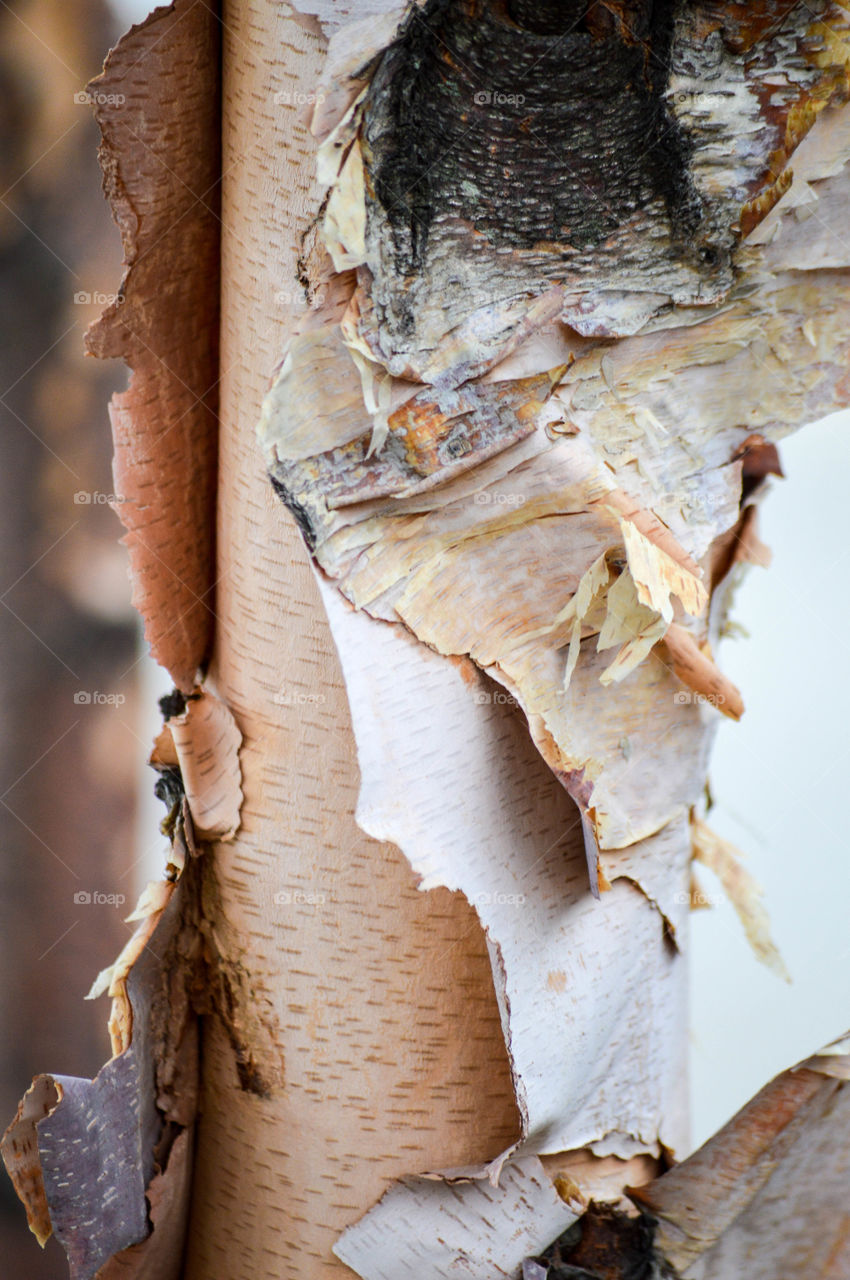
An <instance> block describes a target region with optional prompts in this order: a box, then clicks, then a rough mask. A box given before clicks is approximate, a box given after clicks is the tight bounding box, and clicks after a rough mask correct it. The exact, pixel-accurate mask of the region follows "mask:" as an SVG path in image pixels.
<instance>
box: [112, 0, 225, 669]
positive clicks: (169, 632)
mask: <svg viewBox="0 0 850 1280" xmlns="http://www.w3.org/2000/svg"><path fill="white" fill-rule="evenodd" d="M219 32H220V27H219V22H218V19H217V17H216V15H215V13H214V11H213V7H211V6H208V5H206V4H197V3H194V2H193V0H177V2H176V3H175V4H172V5H169V6H168V7H165V8H160V9H157V10H156V11H155V12H154V13H153V14H152V15H151V16H150V18H148V19H147V21H146V22H145V23H144V24H143V25H142V26H139V27H134V28H133V29H132V30H131V31H130V32H129V33H128V35H126V36H125V37H124V39H123V40H122V41H121V42H120V43H119V44H118V45H117V47H116V48H115V49H113V50H112V52H111V53H110V55H109V57H108V59H107V61H106V66H105V70H104V73H103V75H102V76H99V77H98V79H97V80H95V81H94V82H93V85H92V89H93V93H94V94H95V96H96V101H97V102H98V104H99V105H98V106H97V108H96V115H97V119H98V123H99V124H100V127H101V131H102V134H103V143H102V146H101V152H100V155H101V164H102V166H103V172H104V185H105V189H106V193H107V196H108V197H109V200H110V203H111V205H112V212H113V216H114V217H115V220H116V222H117V223H118V226H119V228H120V230H121V238H122V241H123V245H124V258H125V267H126V271H125V275H124V280H123V283H122V287H121V296H120V299H119V301H118V302H117V303H115V304H114V305H113V306H111V307H110V308H108V310H107V311H106V312H105V313H104V315H103V316H102V318H101V319H100V320H99V321H98V322H97V323H96V324H95V325H93V326H92V328H91V330H90V331H89V334H88V346H89V350H90V351H91V352H92V354H94V355H98V356H117V357H121V358H123V359H124V360H125V361H126V362H127V364H128V365H129V366H130V369H131V370H132V376H131V380H130V385H129V387H128V389H127V390H126V391H124V392H121V393H118V394H116V395H115V396H114V397H113V399H112V403H111V406H110V413H111V418H112V426H113V435H114V440H115V460H114V464H113V468H114V476H115V488H116V493H117V495H118V497H119V499H120V501H119V503H118V504H117V509H118V512H119V514H120V516H121V519H122V522H123V523H124V525H125V527H126V529H127V538H126V542H127V546H128V548H129V553H130V567H131V576H132V579H133V603H134V604H135V605H136V607H137V609H138V610H139V612H140V613H141V615H142V618H143V620H144V624H145V636H146V638H147V640H148V641H149V642H150V645H151V651H152V653H153V656H154V657H155V658H156V660H157V661H158V662H159V663H160V664H161V665H162V666H164V667H166V669H167V670H168V671H170V673H171V675H172V678H173V679H174V681H175V683H176V684H177V685H178V686H179V687H180V688H181V689H182V690H183V691H184V692H187V693H188V692H189V691H190V690H191V689H192V687H193V685H194V683H195V677H196V672H197V668H198V667H199V666H200V665H202V664H203V662H204V661H205V659H206V657H207V655H208V652H209V649H210V646H211V643H212V633H213V612H212V609H213V598H212V587H213V530H214V510H215V508H214V502H215V457H216V431H217V426H216V421H217V419H216V414H217V403H218V394H217V385H218V318H219V217H218V207H219V179H220V172H221V155H220V142H219V138H220V101H219Z"/></svg>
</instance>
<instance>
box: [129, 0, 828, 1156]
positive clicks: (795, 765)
mask: <svg viewBox="0 0 850 1280" xmlns="http://www.w3.org/2000/svg"><path fill="white" fill-rule="evenodd" d="M152 7H153V4H152V3H150V4H149V3H147V0H144V2H143V0H113V8H114V10H115V12H116V13H117V14H118V15H119V16H120V19H121V20H122V21H124V22H126V23H127V25H129V24H130V23H131V22H141V21H142V19H143V18H144V17H145V16H146V15H147V13H148V12H150V10H151V8H152ZM780 452H781V456H782V461H783V466H784V469H785V473H786V475H787V477H788V478H787V480H786V481H775V482H774V484H773V492H772V493H771V494H770V495H769V497H768V498H767V500H766V501H765V503H764V504H763V506H762V518H761V536H762V538H763V540H764V541H765V542H767V544H768V545H769V546H770V547H771V548H772V550H773V553H774V560H773V564H772V566H771V568H770V569H769V570H767V571H765V570H762V569H756V568H754V569H751V570H750V572H749V574H748V576H747V578H746V580H745V582H744V584H743V586H742V587H741V589H740V590H739V592H738V594H737V597H736V600H735V604H734V609H733V617H734V618H735V619H736V620H737V621H739V622H740V623H742V624H743V625H744V626H745V627H746V628H747V630H748V632H749V635H750V638H749V639H736V640H729V641H726V642H724V644H723V646H722V649H721V651H720V654H719V659H720V665H721V667H722V668H723V670H724V671H725V672H727V673H728V675H729V676H730V677H731V678H732V679H733V680H734V681H735V682H736V684H737V685H738V686H739V688H740V689H741V692H742V693H743V696H744V701H745V703H746V706H747V711H746V714H745V715H744V717H743V719H742V721H741V723H740V724H738V725H736V724H733V723H731V722H727V721H725V720H724V721H723V723H722V724H721V726H720V732H719V735H718V740H717V745H716V747H715V751H714V756H713V759H712V767H711V786H712V791H713V795H714V800H715V807H714V809H713V810H712V813H711V814H710V818H709V821H710V823H711V825H712V826H713V827H714V828H715V830H716V831H718V833H719V834H721V835H723V836H725V837H726V838H727V839H730V840H732V841H733V842H734V843H735V844H736V845H737V846H738V848H739V849H740V850H741V851H742V852H743V853H745V854H746V855H747V866H748V868H749V870H751V871H752V872H753V873H754V874H755V876H756V877H757V879H758V880H759V881H760V882H761V884H762V885H763V886H764V888H765V890H766V903H767V907H768V910H769V912H770V916H771V922H772V925H773V935H774V939H775V941H776V942H777V943H778V945H779V948H780V950H781V952H782V955H783V958H784V960H785V963H786V965H787V966H788V969H789V970H790V972H791V975H792V978H793V984H792V985H791V986H790V987H789V986H786V985H785V984H784V983H783V982H782V981H781V980H780V979H778V978H776V977H775V976H774V975H773V974H772V973H771V972H769V971H768V970H767V969H765V968H764V967H763V966H762V965H760V964H759V963H758V962H757V961H756V960H755V959H754V957H753V955H752V953H751V952H750V950H749V947H748V945H747V943H746V940H745V939H744V935H743V930H742V929H741V926H740V925H739V923H738V920H737V917H736V916H735V914H734V912H733V911H732V908H731V907H730V906H729V905H728V903H726V902H721V904H720V905H718V906H715V907H714V908H713V909H712V910H710V911H699V912H696V913H694V914H693V915H692V917H691V920H692V929H691V941H692V968H691V986H692V1006H691V1060H692V1067H691V1069H692V1082H691V1083H692V1100H693V1139H694V1143H695V1144H698V1143H700V1142H702V1141H704V1139H705V1138H707V1137H709V1136H710V1134H711V1133H713V1132H714V1130H715V1129H716V1128H718V1126H719V1125H721V1124H723V1122H724V1121H725V1120H727V1119H728V1118H729V1117H730V1116H731V1115H732V1114H733V1113H734V1112H735V1111H736V1110H737V1109H738V1107H739V1106H741V1105H743V1103H745V1102H746V1101H747V1100H748V1098H750V1097H751V1096H752V1095H753V1094H754V1093H755V1092H756V1091H757V1090H758V1089H759V1088H760V1087H761V1086H762V1085H763V1084H765V1083H766V1082H767V1080H769V1079H770V1078H771V1077H772V1076H773V1075H775V1074H776V1073H777V1072H778V1071H781V1070H783V1069H784V1068H785V1067H787V1066H790V1065H792V1064H793V1063H794V1062H796V1061H797V1060H799V1059H800V1058H803V1057H805V1056H806V1055H808V1054H809V1053H811V1052H813V1051H814V1050H815V1049H817V1048H819V1047H820V1046H821V1045H822V1044H824V1043H826V1042H827V1041H828V1040H832V1039H835V1038H836V1037H837V1036H839V1035H840V1034H841V1033H842V1032H843V1031H844V1030H845V1029H847V1028H848V1027H850V856H848V854H849V853H850V838H848V827H850V820H848V816H847V811H846V799H847V797H848V793H850V694H848V688H847V683H846V677H845V674H844V673H845V670H846V669H845V668H844V666H843V664H844V660H845V656H846V653H847V648H848V645H847V639H846V633H847V626H848V609H850V605H848V585H849V584H850V549H848V548H850V540H849V539H848V533H847V521H846V516H845V512H846V511H847V509H848V501H847V497H846V493H847V484H848V477H850V413H844V414H835V415H833V416H832V417H831V418H828V419H826V420H824V421H823V422H821V423H818V424H817V425H816V426H813V427H808V428H806V429H805V431H803V432H800V433H797V434H796V435H794V436H792V437H790V439H788V440H786V441H785V442H784V443H783V444H782V446H781V449H780ZM148 667H149V670H148V672H147V674H146V677H145V679H146V681H147V682H148V693H149V697H148V703H149V707H150V711H151V715H150V724H146V725H145V726H144V728H143V737H144V741H145V742H148V741H150V740H152V738H153V736H154V734H155V733H156V731H157V729H158V727H159V724H160V717H159V714H158V712H157V710H156V698H157V697H158V696H159V694H160V693H162V692H166V691H167V690H168V688H169V683H168V681H167V679H166V677H165V676H164V675H163V674H162V673H160V672H159V671H158V670H157V669H156V667H155V666H154V664H153V663H149V664H148ZM149 792H150V777H149V771H148V770H147V769H145V778H144V788H143V793H144V794H145V795H147V794H148V793H149ZM162 812H163V811H162V806H161V804H160V803H159V802H158V801H155V800H153V798H152V797H151V798H150V803H149V804H147V805H144V806H143V807H142V813H141V815H140V819H141V820H140V828H141V829H140V841H141V842H142V845H141V847H142V848H147V849H148V850H149V851H150V860H149V861H148V862H147V865H146V866H145V867H144V871H145V873H146V875H145V878H147V877H150V876H158V875H159V874H160V871H161V865H162V847H161V845H162V842H161V841H157V840H156V839H155V838H154V833H155V831H156V827H157V825H158V823H159V819H160V818H161V816H162ZM697 874H698V876H699V879H700V883H701V884H702V886H703V888H704V889H705V890H706V891H707V892H709V893H711V894H715V893H718V894H719V892H720V890H719V886H718V885H717V883H716V882H715V880H714V878H713V876H712V875H711V873H710V872H709V871H706V870H705V869H704V868H699V869H698V873H697Z"/></svg>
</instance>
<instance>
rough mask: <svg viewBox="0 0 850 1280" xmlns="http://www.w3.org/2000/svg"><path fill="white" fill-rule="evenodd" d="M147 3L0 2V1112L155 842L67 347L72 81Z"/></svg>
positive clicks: (71, 1065)
mask: <svg viewBox="0 0 850 1280" xmlns="http://www.w3.org/2000/svg"><path fill="white" fill-rule="evenodd" d="M147 8H148V6H147V5H142V4H138V5H126V4H125V5H122V6H121V8H120V12H119V11H118V10H116V9H111V8H109V7H108V6H107V4H106V3H104V2H103V0H69V2H67V3H59V2H58V0H11V2H7V0H3V2H2V3H0V301H1V302H2V305H0V423H2V428H0V606H2V607H0V716H2V732H0V883H2V890H0V972H2V975H3V980H2V985H0V1046H1V1047H2V1054H1V1055H0V1127H5V1125H6V1123H7V1122H8V1120H9V1119H10V1118H11V1116H12V1115H13V1114H14V1111H15V1108H16V1106H17V1103H18V1100H19V1098H20V1097H21V1095H22V1093H23V1091H24V1090H25V1089H26V1088H27V1087H28V1086H29V1083H30V1080H31V1078H32V1076H33V1075H34V1074H36V1072H39V1071H44V1070H52V1071H56V1072H58V1073H61V1074H64V1075H82V1076H92V1075H94V1074H95V1073H96V1072H97V1071H98V1069H99V1068H100V1066H101V1065H102V1063H103V1062H104V1061H106V1059H107V1058H108V1057H109V1053H110V1050H109V1038H108V1035H107V1031H106V1019H107V1016H108V1001H105V1000H100V1001H96V1002H91V1003H86V1002H85V1001H84V1000H83V997H84V995H85V993H86V991H87V990H88V988H89V986H90V984H91V982H92V979H93V978H94V976H95V975H96V974H97V972H98V971H99V970H100V969H102V968H103V967H104V966H105V965H107V964H109V963H111V961H112V959H114V957H115V955H116V954H117V951H118V950H119V949H120V948H121V946H122V945H123V943H124V941H125V940H126V938H127V936H128V934H129V932H130V929H131V926H129V925H125V924H124V923H123V917H124V916H125V915H127V914H128V912H129V910H131V908H132V905H134V900H135V896H136V894H137V890H138V887H139V881H140V880H141V879H144V878H145V876H144V874H143V867H144V869H145V870H147V871H150V869H151V866H158V865H161V854H162V851H163V850H164V846H165V841H164V839H163V837H162V836H160V834H159V832H158V830H157V822H158V815H157V813H156V808H154V806H153V804H151V806H150V808H148V805H147V804H145V814H144V815H142V814H138V813H137V810H136V795H137V792H139V791H140V783H141V771H142V767H143V766H142V761H143V758H144V753H145V750H146V748H145V745H144V744H145V743H149V742H150V733H149V732H148V731H147V730H146V728H145V724H144V719H145V716H144V714H143V712H142V707H143V706H144V707H145V708H148V707H152V708H153V710H154V711H155V693H149V688H148V687H149V685H150V684H151V682H153V683H155V681H156V677H152V676H151V673H150V670H149V667H148V664H147V663H146V662H144V663H140V658H142V656H143V647H142V643H141V640H140V637H139V634H138V630H137V624H136V618H135V615H134V613H133V611H132V609H131V607H130V589H129V583H128V579H127V568H126V556H125V553H124V549H123V547H121V545H120V544H119V541H118V539H119V536H120V533H121V529H120V525H119V523H118V519H117V517H116V514H115V510H114V506H113V504H112V501H111V500H112V497H113V483H112V478H111V471H110V464H111V443H110V431H109V421H108V417H107V412H106V405H107V401H108V399H109V397H110V395H111V394H112V391H113V390H114V389H116V388H118V387H120V386H122V385H124V383H125V382H126V374H125V372H124V370H123V369H122V368H121V367H119V366H118V365H117V364H116V365H113V364H111V363H109V362H104V361H95V360H92V359H88V358H86V357H85V356H84V355H83V334H84V332H85V329H86V327H87V325H88V324H89V323H90V321H91V320H93V319H94V318H95V317H96V316H97V315H98V313H99V312H100V311H101V310H102V309H103V306H104V305H105V302H106V300H107V297H106V296H107V295H114V294H115V293H116V292H117V290H118V286H119V282H120V278H121V247H120V242H119V237H118V233H117V230H116V229H115V228H114V226H113V224H112V221H111V218H110V216H109V213H108V211H107V208H106V205H105V203H104V200H103V197H102V195H101V189H100V170H99V166H98V163H97V144H98V130H97V127H96V126H95V124H94V121H93V119H92V113H91V108H90V107H89V106H88V105H87V104H86V103H85V101H82V102H81V101H79V95H80V93H81V91H83V90H84V88H85V85H86V82H87V81H88V80H89V79H90V78H91V76H93V75H96V74H97V73H98V72H99V71H100V69H101V64H102V60H103V57H104V55H105V53H106V51H107V50H108V48H109V46H110V45H111V44H113V43H114V41H115V39H116V38H117V36H118V35H119V34H120V33H121V31H123V30H124V29H125V28H126V26H127V25H128V24H129V21H130V20H133V19H138V18H142V17H144V14H145V13H146V12H147ZM75 95H77V96H76V98H75ZM148 714H150V713H148ZM149 792H150V785H149V783H147V782H146V783H145V787H144V793H145V795H147V794H149ZM142 828H144V831H143V833H142V831H141V829H142ZM140 835H141V838H140ZM122 897H123V898H124V899H126V904H121V903H120V902H119V901H118V900H119V899H120V898H122ZM98 898H100V899H101V900H100V901H98ZM0 1257H2V1259H3V1263H2V1271H3V1274H4V1275H15V1274H17V1275H20V1276H25V1277H27V1280H60V1278H61V1277H65V1276H67V1266H66V1264H65V1262H64V1254H63V1253H62V1250H61V1249H60V1248H59V1247H58V1245H56V1243H55V1242H54V1241H50V1242H48V1245H47V1248H46V1250H45V1251H44V1253H43V1254H42V1253H41V1251H40V1250H39V1248H38V1246H37V1245H36V1243H35V1241H34V1239H33V1237H32V1236H30V1235H29V1232H28V1231H27V1227H26V1219H25V1216H24V1213H23V1210H22V1208H21V1205H20V1204H19V1203H18V1201H17V1198H16V1197H15V1195H14V1192H13V1190H12V1185H11V1183H10V1182H9V1180H8V1178H7V1177H6V1175H5V1172H4V1173H2V1175H0Z"/></svg>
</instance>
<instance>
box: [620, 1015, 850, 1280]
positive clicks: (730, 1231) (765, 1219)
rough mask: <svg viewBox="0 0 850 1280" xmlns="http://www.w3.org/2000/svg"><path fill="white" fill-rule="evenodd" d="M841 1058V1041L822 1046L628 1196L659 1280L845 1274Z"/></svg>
mask: <svg viewBox="0 0 850 1280" xmlns="http://www.w3.org/2000/svg"><path fill="white" fill-rule="evenodd" d="M846 1049H847V1042H846V1040H845V1042H844V1044H843V1046H842V1045H837V1046H834V1051H833V1047H831V1046H828V1047H827V1049H825V1050H822V1051H821V1053H820V1054H816V1055H815V1056H814V1057H813V1058H811V1059H809V1060H808V1061H806V1062H803V1063H801V1064H800V1065H799V1066H797V1067H794V1068H793V1069H792V1070H790V1071H786V1072H784V1073H783V1074H782V1075H779V1076H777V1077H776V1079H775V1080H772V1081H771V1082H770V1084H768V1085H766V1086H765V1087H764V1088H763V1089H762V1090H761V1092H760V1093H758V1094H757V1095H756V1096H755V1098H753V1100H752V1101H751V1102H749V1103H747V1105H746V1106H745V1107H744V1108H743V1109H742V1110H741V1111H739V1112H738V1114H737V1115H736V1116H735V1117H734V1118H733V1119H732V1120H730V1121H729V1123H728V1124H727V1125H725V1126H724V1127H723V1128H722V1129H721V1130H720V1131H719V1132H718V1133H717V1134H716V1135H715V1136H714V1137H713V1138H711V1139H709V1141H708V1142H707V1143H706V1144H705V1146H703V1147H701V1148H700V1150H699V1151H697V1152H696V1153H695V1154H694V1155H692V1156H691V1157H690V1158H689V1159H688V1160H686V1161H684V1163H683V1164H680V1165H677V1166H676V1167H675V1168H674V1169H671V1170H670V1172H669V1173H666V1174H664V1175H663V1176H662V1177H661V1178H658V1179H656V1180H655V1181H654V1182H651V1183H649V1184H648V1185H646V1186H644V1187H641V1188H640V1189H638V1190H632V1191H631V1192H630V1194H631V1197H632V1199H633V1200H634V1201H635V1203H636V1204H637V1205H638V1206H639V1207H640V1208H641V1209H642V1210H643V1211H644V1212H645V1213H648V1214H649V1215H650V1216H651V1217H653V1218H654V1219H656V1220H657V1222H658V1228H657V1232H656V1237H655V1247H656V1253H657V1258H658V1261H659V1263H661V1264H663V1266H666V1267H667V1268H668V1271H667V1272H665V1274H672V1275H673V1276H676V1277H682V1280H685V1278H690V1277H696V1276H699V1277H700V1280H728V1277H730V1276H737V1275H747V1277H748V1278H750V1277H752V1280H773V1278H774V1277H776V1276H777V1275H782V1276H783V1277H785V1276H787V1277H788V1278H789V1280H804V1278H808V1277H813V1276H819V1277H820V1276H822V1277H825V1278H826V1277H829V1280H832V1278H833V1277H835V1280H837V1278H838V1277H839V1276H841V1275H844V1274H846V1267H847V1263H848V1261H850V1254H849V1253H848V1236H847V1177H848V1170H847V1150H848V1135H850V1085H848V1082H847V1074H844V1072H848V1071H850V1059H848V1057H847V1054H846ZM842 1068H843V1071H842Z"/></svg>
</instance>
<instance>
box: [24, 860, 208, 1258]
mask: <svg viewBox="0 0 850 1280" xmlns="http://www.w3.org/2000/svg"><path fill="white" fill-rule="evenodd" d="M153 888H154V889H155V890H156V892H151V888H150V887H149V889H148V890H146V892H145V894H143V896H142V900H141V902H140V904H139V907H138V908H137V911H136V912H135V913H134V915H135V916H137V917H139V918H140V923H139V928H138V929H137V931H136V933H135V934H134V936H133V938H132V939H131V940H130V942H129V943H128V944H127V946H126V947H125V948H124V951H123V952H122V954H121V956H120V957H119V960H118V961H117V962H116V965H115V966H113V968H112V971H110V974H111V981H110V990H111V991H112V994H113V1009H112V1019H111V1021H110V1032H111V1035H112V1041H113V1048H114V1049H115V1050H116V1053H115V1056H113V1057H112V1058H111V1059H110V1061H109V1062H107V1063H106V1064H105V1066H104V1067H102V1068H101V1070H100V1072H98V1074H97V1076H96V1077H95V1078H94V1079H93V1080H85V1079H76V1078H72V1077H66V1076H52V1075H43V1076H38V1077H36V1079H35V1081H34V1082H33V1085H32V1086H31V1088H30V1090H29V1091H28V1093H27V1095H26V1096H25V1097H24V1099H23V1101H22V1103H21V1105H20V1107H19V1109H18V1113H17V1115H16V1117H15V1119H14V1120H13V1121H12V1124H11V1125H10V1126H9V1128H8V1130H7V1131H6V1134H5V1135H4V1138H3V1141H2V1154H3V1158H4V1161H5V1162H6V1165H7V1168H8V1169H9V1172H10V1175H11V1176H12V1180H13V1183H14V1185H15V1189H16V1191H17V1193H18V1195H19V1197H20V1198H21V1200H22V1201H23V1203H24V1205H25V1207H26V1210H27V1218H28V1220H29V1223H30V1226H31V1229H32V1230H33V1233H34V1234H35V1235H36V1238H37V1239H38V1240H39V1243H40V1244H42V1245H43V1244H44V1243H45V1241H46V1240H47V1238H48V1237H49V1236H50V1235H51V1234H55V1235H56V1237H57V1239H58V1240H59V1242H60V1244H61V1245H62V1247H63V1248H64V1249H65V1252H66V1254H67V1256H68V1262H69V1266H70V1275H71V1280H93V1277H94V1276H95V1275H99V1274H100V1269H101V1268H102V1267H103V1266H104V1265H105V1264H106V1263H107V1262H108V1260H109V1259H110V1258H111V1257H113V1255H115V1254H116V1253H118V1252H120V1251H121V1250H123V1249H125V1248H127V1247H129V1246H131V1245H138V1244H140V1243H141V1242H142V1241H145V1240H146V1238H148V1237H149V1235H150V1230H151V1228H150V1222H149V1216H148V1203H147V1200H146V1190H147V1188H148V1186H149V1185H150V1183H151V1181H152V1179H153V1178H154V1177H155V1176H157V1175H161V1177H162V1183H161V1188H160V1198H162V1197H163V1196H164V1197H165V1198H166V1200H173V1199H175V1198H176V1199H178V1200H180V1201H185V1199H186V1196H187V1191H188V1179H189V1177H190V1163H189V1162H188V1161H187V1162H184V1164H183V1166H182V1173H181V1178H182V1179H183V1181H182V1182H179V1184H176V1182H175V1176H174V1174H173V1173H172V1174H171V1175H169V1158H170V1153H171V1151H172V1148H173V1146H174V1143H175V1141H176V1139H177V1138H178V1137H179V1136H180V1134H181V1133H183V1132H185V1131H186V1130H191V1128H192V1126H193V1123H194V1116H195V1111H196V1106H197V1090H198V1044H197V1037H198V1027H197V1018H196V1016H195V1013H194V1009H193V1006H192V1002H191V998H190V990H191V985H192V982H191V973H192V954H191V953H192V941H191V939H192V933H193V931H192V930H191V929H187V919H186V913H185V903H186V893H185V890H184V886H183V885H182V884H180V885H160V886H154V887H153ZM187 1141H188V1139H187ZM179 1261H180V1259H179V1256H178V1257H177V1259H176V1263H177V1265H179ZM177 1275H178V1272H177V1270H174V1272H173V1276H174V1280H176V1278H177ZM160 1276H161V1280H170V1274H169V1273H167V1272H166V1271H164V1270H163V1271H161V1272H160Z"/></svg>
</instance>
